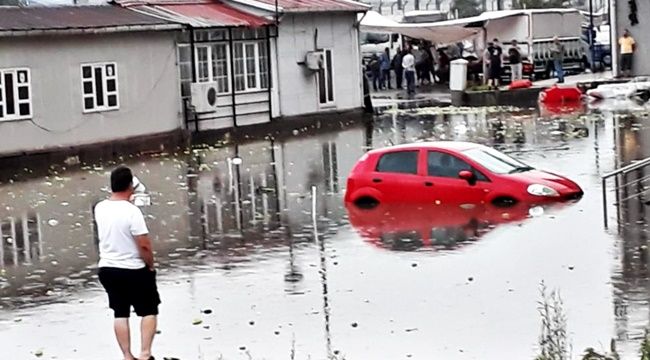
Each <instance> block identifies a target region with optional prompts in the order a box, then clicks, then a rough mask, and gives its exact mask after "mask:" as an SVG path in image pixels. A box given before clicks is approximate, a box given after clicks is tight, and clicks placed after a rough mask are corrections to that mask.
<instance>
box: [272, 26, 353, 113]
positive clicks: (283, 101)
mask: <svg viewBox="0 0 650 360" xmlns="http://www.w3.org/2000/svg"><path fill="white" fill-rule="evenodd" d="M355 21H356V15H355V14H353V13H345V14H338V13H331V14H306V15H293V14H291V15H284V16H283V17H282V22H281V23H280V27H279V37H278V39H277V41H278V46H277V48H278V49H277V50H278V74H279V79H278V81H279V97H280V114H281V116H296V115H304V114H311V113H317V112H322V111H333V110H338V111H340V110H351V109H357V108H361V106H362V103H363V93H362V87H361V61H360V57H359V47H358V31H357V29H356V28H355V27H354V23H355ZM316 49H332V52H333V54H332V56H333V74H334V81H333V82H334V98H335V101H334V104H333V105H331V106H330V105H328V106H325V107H323V106H321V105H320V104H319V101H318V99H319V96H318V85H317V75H316V73H315V72H311V71H309V70H307V69H306V67H304V66H303V65H299V63H300V62H302V61H304V59H305V54H306V53H307V52H308V51H314V50H316Z"/></svg>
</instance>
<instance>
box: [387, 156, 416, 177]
mask: <svg viewBox="0 0 650 360" xmlns="http://www.w3.org/2000/svg"><path fill="white" fill-rule="evenodd" d="M377 171H378V172H387V173H403V174H417V173H418V151H397V152H390V153H386V154H384V155H382V156H381V158H379V163H377Z"/></svg>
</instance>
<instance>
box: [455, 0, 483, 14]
mask: <svg viewBox="0 0 650 360" xmlns="http://www.w3.org/2000/svg"><path fill="white" fill-rule="evenodd" d="M456 10H458V17H460V18H466V17H470V16H476V15H480V14H481V13H482V12H483V10H482V8H481V5H480V3H479V0H454V5H453V6H452V8H451V11H452V12H456Z"/></svg>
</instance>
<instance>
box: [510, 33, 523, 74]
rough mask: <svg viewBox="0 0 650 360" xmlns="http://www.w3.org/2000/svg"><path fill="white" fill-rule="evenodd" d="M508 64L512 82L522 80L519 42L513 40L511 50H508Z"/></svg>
mask: <svg viewBox="0 0 650 360" xmlns="http://www.w3.org/2000/svg"><path fill="white" fill-rule="evenodd" d="M508 62H509V63H510V75H511V81H515V80H521V79H522V77H523V76H522V64H521V49H520V48H519V45H518V44H517V40H512V44H511V45H510V49H508Z"/></svg>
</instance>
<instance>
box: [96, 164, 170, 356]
mask: <svg viewBox="0 0 650 360" xmlns="http://www.w3.org/2000/svg"><path fill="white" fill-rule="evenodd" d="M111 192H112V194H111V196H110V198H108V199H106V200H103V201H101V202H100V203H98V204H97V205H96V206H95V222H96V223H97V234H98V236H99V258H100V260H99V281H100V282H101V283H102V285H103V286H104V289H105V290H106V293H107V294H108V302H109V306H110V308H111V309H113V312H114V315H115V320H114V330H115V336H116V337H117V342H118V344H119V346H120V349H121V350H122V353H123V354H124V360H153V359H154V357H153V356H151V344H152V343H153V338H154V335H155V334H156V326H157V315H158V305H159V304H160V297H159V295H158V289H157V287H156V271H155V270H154V258H153V249H152V246H151V240H150V239H149V235H148V234H149V230H148V229H147V224H146V223H145V221H144V216H143V215H142V212H140V209H138V208H137V207H136V206H135V205H133V204H132V203H131V202H130V199H131V196H132V195H133V192H134V187H133V174H132V173H131V169H129V168H127V167H125V166H120V167H118V168H116V169H115V170H113V172H111ZM131 306H133V309H134V310H135V313H136V314H137V315H138V316H141V317H142V322H141V341H142V342H141V351H140V355H139V357H138V358H136V357H134V356H133V354H132V353H131V336H130V329H129V316H130V312H131Z"/></svg>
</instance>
